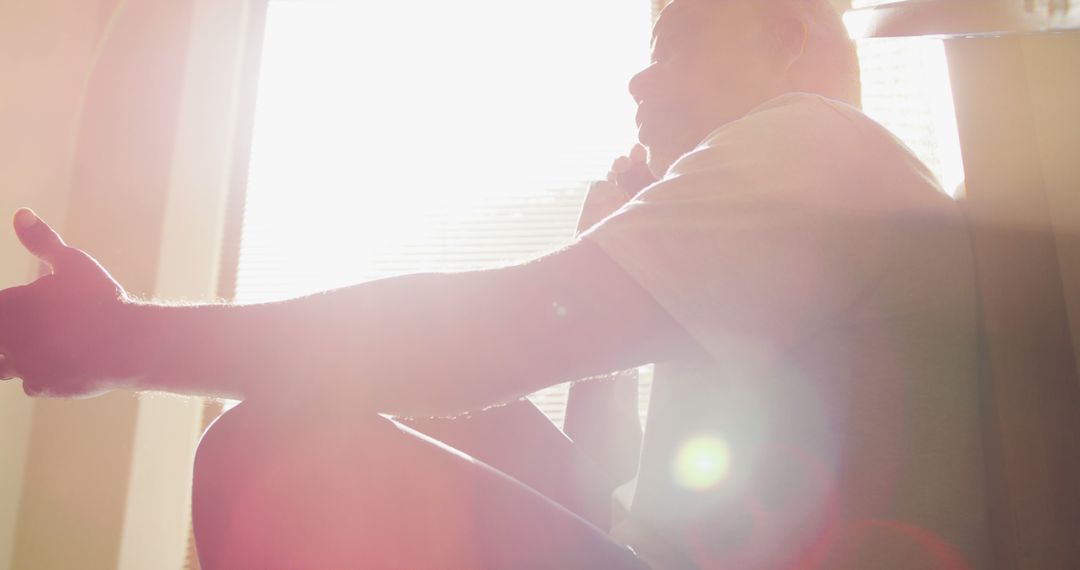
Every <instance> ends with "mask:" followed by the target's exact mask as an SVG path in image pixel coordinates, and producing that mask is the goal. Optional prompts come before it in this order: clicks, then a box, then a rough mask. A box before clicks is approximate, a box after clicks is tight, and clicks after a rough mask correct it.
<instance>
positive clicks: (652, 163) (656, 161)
mask: <svg viewBox="0 0 1080 570" xmlns="http://www.w3.org/2000/svg"><path fill="white" fill-rule="evenodd" d="M645 149H646V150H647V151H648V156H647V157H646V158H645V165H646V166H648V167H649V172H651V173H652V175H653V178H655V179H657V180H661V179H663V178H664V175H665V174H667V171H668V168H670V167H671V165H672V163H674V162H675V157H672V156H670V155H669V154H666V153H663V152H661V151H657V150H655V149H654V147H649V146H646V147H645Z"/></svg>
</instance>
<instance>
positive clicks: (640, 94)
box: [630, 0, 859, 176]
mask: <svg viewBox="0 0 1080 570" xmlns="http://www.w3.org/2000/svg"><path fill="white" fill-rule="evenodd" d="M630 91H631V94H632V95H633V96H634V99H635V100H636V101H637V102H638V106H639V107H638V127H639V130H638V137H639V139H640V140H641V142H642V143H643V144H644V145H645V146H646V147H647V148H648V149H649V165H650V168H651V169H652V170H653V173H654V174H656V175H658V176H659V175H662V174H663V173H664V171H666V169H667V167H668V166H669V165H670V164H671V162H672V161H674V160H675V159H676V158H678V157H679V156H680V155H682V154H683V153H686V152H689V151H690V150H692V149H693V147H694V146H696V145H697V144H698V143H700V142H701V141H702V140H703V139H704V137H705V136H706V135H708V134H709V133H710V132H711V131H712V130H714V129H716V128H718V127H720V126H722V125H724V124H726V123H728V122H730V121H733V120H735V119H738V118H739V117H741V116H743V115H745V114H746V113H748V112H749V111H750V110H752V109H753V108H754V107H757V106H758V105H760V104H762V103H764V102H765V101H768V100H769V99H772V98H773V97H776V96H779V95H781V94H783V93H789V92H796V91H803V92H812V93H818V94H821V95H824V96H826V97H829V98H832V99H837V100H840V101H845V102H848V103H851V104H854V105H857V104H858V103H859V72H858V61H857V59H856V56H855V49H854V46H853V44H852V42H851V40H850V39H849V38H848V35H847V32H846V30H845V29H844V27H843V24H842V22H841V21H840V17H839V15H838V14H837V12H836V11H835V10H834V9H833V8H832V6H831V4H830V0H674V1H673V2H672V3H671V4H670V5H668V6H667V7H666V8H665V9H664V10H663V12H661V15H660V18H659V19H658V20H657V23H656V26H655V28H654V30H653V57H652V64H651V65H650V66H649V67H648V68H646V69H645V70H644V71H642V72H641V73H639V74H638V75H637V76H635V77H634V79H633V80H632V81H631V83H630Z"/></svg>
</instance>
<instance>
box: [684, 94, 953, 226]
mask: <svg viewBox="0 0 1080 570" xmlns="http://www.w3.org/2000/svg"><path fill="white" fill-rule="evenodd" d="M720 173H724V175H725V178H726V179H728V180H731V179H737V180H740V181H743V182H744V183H746V184H748V185H750V186H753V188H752V189H751V190H752V191H754V192H762V193H765V194H769V195H773V196H780V195H784V196H788V197H792V198H795V199H799V198H800V197H801V198H806V199H809V200H810V201H812V202H821V203H829V202H831V201H833V200H832V199H835V200H836V201H837V203H845V204H847V205H848V206H851V207H856V208H858V207H859V206H860V205H865V206H867V207H870V208H873V209H876V207H879V206H884V207H888V208H894V207H897V206H900V205H902V204H903V203H906V202H910V201H912V200H914V201H915V202H925V201H930V202H937V203H943V201H942V198H944V199H945V200H946V201H947V200H948V199H947V197H945V195H944V192H943V191H942V190H941V186H940V184H939V183H938V181H937V178H936V177H935V176H934V175H933V174H932V173H931V172H930V170H929V169H928V168H927V166H926V165H925V164H923V163H922V162H921V161H920V160H919V159H918V158H917V157H916V156H915V155H914V154H913V153H912V151H911V150H910V149H908V148H907V147H906V146H905V145H904V144H903V143H902V142H901V141H900V140H899V139H897V138H896V137H895V136H894V135H893V134H892V133H890V132H889V131H888V130H887V129H886V128H885V127H883V126H881V125H880V124H879V123H877V122H876V121H874V120H873V119H871V118H870V117H868V116H867V115H865V114H864V113H863V112H862V111H861V110H859V109H857V108H855V107H853V106H851V105H849V104H847V103H844V102H841V101H835V100H832V99H829V98H826V97H823V96H821V95H817V94H812V93H788V94H785V95H781V96H779V97H776V98H774V99H772V100H770V101H767V102H765V103H763V104H762V105H760V106H758V107H757V108H755V109H754V110H753V111H751V112H750V113H747V114H746V115H745V116H743V117H742V118H740V119H738V120H736V121H733V122H731V123H728V124H726V125H724V126H722V127H720V128H718V129H716V130H715V131H713V132H712V133H711V134H710V135H709V136H708V137H706V138H705V140H704V141H703V142H702V143H701V144H700V145H698V146H697V147H696V148H695V149H694V150H693V151H691V152H690V153H687V154H686V155H684V156H683V157H681V158H680V159H679V160H678V161H676V162H675V164H673V165H672V167H671V169H669V171H668V176H667V177H668V178H672V179H674V178H679V177H683V176H690V177H692V178H703V177H704V178H708V177H710V176H711V175H715V174H720ZM864 203H865V204H864ZM913 205H914V204H913Z"/></svg>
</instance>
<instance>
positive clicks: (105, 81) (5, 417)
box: [0, 0, 248, 569]
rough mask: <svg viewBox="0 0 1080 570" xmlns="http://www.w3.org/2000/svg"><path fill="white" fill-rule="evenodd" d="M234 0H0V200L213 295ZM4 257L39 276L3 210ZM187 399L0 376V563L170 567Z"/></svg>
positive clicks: (224, 179) (181, 515) (137, 269)
mask: <svg viewBox="0 0 1080 570" xmlns="http://www.w3.org/2000/svg"><path fill="white" fill-rule="evenodd" d="M247 4H248V2H247V1H246V0H222V1H218V2H211V1H209V0H197V1H196V0H184V1H180V0H35V1H34V2H23V1H19V0H0V78H2V85H3V89H0V187H2V188H4V190H3V191H2V192H0V212H11V211H13V210H14V209H15V208H17V207H18V206H22V205H28V206H31V207H33V208H34V209H35V210H37V211H38V212H39V213H41V214H42V215H43V216H44V217H45V218H46V219H47V220H48V221H50V222H51V223H53V224H54V226H55V227H57V228H58V229H59V230H61V232H62V233H63V235H64V236H65V238H66V239H67V241H68V242H69V243H71V244H72V245H75V246H78V247H82V248H84V249H86V250H88V251H90V252H91V253H92V254H94V255H95V256H96V257H98V259H99V260H101V261H102V263H103V264H104V265H105V266H106V267H108V268H109V269H110V271H112V272H113V274H114V275H115V276H116V277H117V278H118V280H119V281H120V282H121V283H122V284H124V285H125V287H127V288H128V289H129V290H130V291H132V292H133V293H135V294H137V295H139V296H142V297H168V298H185V299H205V298H208V297H212V295H213V291H214V288H215V283H216V269H217V266H218V263H217V262H218V257H217V256H218V253H219V250H220V227H221V223H222V219H223V217H224V197H225V191H226V189H227V186H228V178H229V173H228V165H229V158H230V157H229V152H230V151H229V141H230V140H231V137H232V127H231V125H232V124H233V121H232V114H233V112H234V110H235V96H234V95H233V93H234V92H235V87H236V85H235V83H236V77H235V75H236V67H237V64H238V60H237V49H238V48H237V46H239V45H242V43H243V41H244V39H243V35H242V33H240V31H241V30H243V29H245V28H244V17H245V12H244V7H246V6H247ZM6 215H7V214H6V213H0V219H3V220H4V223H5V224H6ZM159 259H165V260H166V261H164V262H162V263H160V264H159V263H158V261H159ZM0 260H2V261H3V262H2V263H0V287H6V286H9V285H14V284H18V283H23V282H26V281H29V280H30V279H31V278H33V276H34V275H36V271H37V267H36V264H35V263H34V262H33V261H32V260H31V259H30V258H29V256H28V255H26V254H25V253H24V252H23V251H22V250H21V247H20V246H19V245H18V244H17V241H16V240H15V238H14V236H13V235H12V233H11V232H10V230H8V229H7V226H6V225H4V226H0ZM200 409H201V404H200V403H198V402H192V401H188V400H183V399H179V398H172V397H162V396H143V397H137V396H136V395H134V394H131V393H114V394H110V395H107V396H104V397H100V398H95V399H92V400H84V401H46V400H39V401H33V400H30V399H28V398H26V397H25V396H23V395H22V392H21V389H20V385H19V382H18V381H13V382H7V383H4V384H3V385H0V457H2V458H3V461H0V568H8V567H11V568H61V569H62V568H91V569H93V568H118V567H124V568H170V567H171V568H178V567H180V566H181V564H182V563H183V557H184V554H185V551H184V548H185V539H186V536H187V525H188V520H189V513H188V510H189V507H188V503H189V486H190V465H191V455H192V453H193V450H194V446H195V442H196V440H197V436H198V425H199V421H200V420H199V411H200Z"/></svg>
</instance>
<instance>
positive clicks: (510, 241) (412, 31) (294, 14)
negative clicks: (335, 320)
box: [236, 0, 653, 423]
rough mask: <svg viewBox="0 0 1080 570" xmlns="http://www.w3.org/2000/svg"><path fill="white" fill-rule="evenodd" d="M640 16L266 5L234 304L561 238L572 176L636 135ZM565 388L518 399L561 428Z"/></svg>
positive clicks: (628, 1)
mask: <svg viewBox="0 0 1080 570" xmlns="http://www.w3.org/2000/svg"><path fill="white" fill-rule="evenodd" d="M652 10H653V3H652V1H651V0H590V1H589V2H578V1H575V0H547V1H545V2H499V1H495V0H480V1H478V2H465V3H460V2H443V1H439V0H421V1H415V2H356V1H351V2H327V1H309V2H292V1H284V0H281V1H274V0H271V2H270V3H269V6H268V12H267V20H266V29H265V38H264V43H263V57H262V65H261V71H260V77H259V92H258V97H257V102H256V112H255V126H254V134H253V141H252V154H251V163H250V172H249V177H248V189H247V197H246V204H245V208H244V218H243V229H242V235H241V252H240V259H239V269H238V275H237V287H236V300H237V301H238V302H258V301H266V300H272V299H282V298H288V297H293V296H297V295H302V294H306V293H310V292H313V291H318V290H322V289H327V288H332V287H339V286H344V285H348V284H352V283H357V282H360V281H365V280H369V279H373V278H378V277H384V276H387V275H393V274H400V273H407V272H413V271H453V270H462V269H471V268H478V267H489V266H494V265H500V264H505V263H509V262H514V261H518V260H522V259H526V258H529V257H532V256H534V255H536V254H539V253H543V252H546V251H551V250H553V249H555V248H557V247H559V246H560V245H562V244H565V243H566V242H567V241H568V240H569V239H570V238H571V237H572V235H573V231H574V225H575V223H576V220H577V213H578V209H579V207H580V204H581V200H582V198H583V196H584V191H585V188H586V185H587V183H588V182H589V181H591V180H594V179H597V178H599V177H602V176H603V175H604V174H605V173H606V171H607V168H608V165H609V164H610V162H611V160H612V159H613V158H614V157H616V156H618V155H620V154H624V153H625V152H626V151H627V150H628V149H629V148H630V145H631V144H632V143H633V142H634V141H635V138H636V130H635V127H634V111H635V109H634V104H633V101H632V99H631V98H630V96H629V94H628V92H627V82H628V80H629V78H630V77H631V76H632V75H633V73H635V72H636V71H637V70H639V69H640V68H642V67H644V66H645V65H646V64H647V62H648V57H649V54H648V50H649V41H650V27H651V17H652ZM642 384H643V389H644V390H647V382H642ZM565 393H566V386H565V385H563V386H556V387H554V388H551V389H548V390H545V391H543V392H541V393H539V394H537V395H534V396H533V398H534V401H537V402H538V404H539V405H540V406H541V407H542V409H544V410H545V411H546V412H547V413H548V414H549V415H550V416H551V417H552V418H553V419H554V420H555V421H556V423H561V421H562V420H561V416H562V408H563V405H564V402H565ZM646 395H647V394H646ZM642 401H643V405H642V408H643V409H644V402H645V398H643V400H642Z"/></svg>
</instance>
